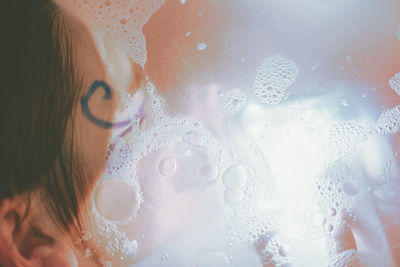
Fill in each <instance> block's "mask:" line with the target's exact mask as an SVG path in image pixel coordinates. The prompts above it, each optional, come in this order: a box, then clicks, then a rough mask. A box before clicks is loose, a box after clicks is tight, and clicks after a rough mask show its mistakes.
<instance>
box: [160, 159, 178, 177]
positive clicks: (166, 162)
mask: <svg viewBox="0 0 400 267" xmlns="http://www.w3.org/2000/svg"><path fill="white" fill-rule="evenodd" d="M176 165H177V164H176V160H175V159H174V158H172V157H166V158H163V159H161V160H160V163H159V164H158V171H159V172H160V174H161V175H162V176H171V175H172V174H173V173H174V172H175V170H176Z"/></svg>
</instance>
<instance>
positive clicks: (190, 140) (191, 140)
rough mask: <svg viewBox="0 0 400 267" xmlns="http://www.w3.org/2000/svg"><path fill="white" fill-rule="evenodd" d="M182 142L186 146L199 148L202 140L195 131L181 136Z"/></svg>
mask: <svg viewBox="0 0 400 267" xmlns="http://www.w3.org/2000/svg"><path fill="white" fill-rule="evenodd" d="M183 141H184V142H185V143H186V144H189V145H192V146H196V147H201V144H202V138H201V135H200V133H198V132H196V131H187V132H186V133H184V134H183Z"/></svg>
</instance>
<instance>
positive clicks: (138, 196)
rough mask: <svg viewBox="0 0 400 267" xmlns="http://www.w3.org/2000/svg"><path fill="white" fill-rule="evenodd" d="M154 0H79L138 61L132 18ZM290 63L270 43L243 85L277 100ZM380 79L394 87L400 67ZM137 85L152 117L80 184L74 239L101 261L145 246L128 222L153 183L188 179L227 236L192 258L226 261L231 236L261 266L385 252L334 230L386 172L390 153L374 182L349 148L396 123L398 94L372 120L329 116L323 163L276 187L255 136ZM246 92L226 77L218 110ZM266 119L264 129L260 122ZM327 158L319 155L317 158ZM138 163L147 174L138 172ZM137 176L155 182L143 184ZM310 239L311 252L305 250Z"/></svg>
mask: <svg viewBox="0 0 400 267" xmlns="http://www.w3.org/2000/svg"><path fill="white" fill-rule="evenodd" d="M162 3H163V1H162V0H151V1H144V0H136V1H109V0H106V1H102V2H101V3H100V2H97V1H83V2H82V3H80V4H79V5H80V8H81V10H83V11H84V12H86V13H88V14H89V16H90V19H89V21H92V22H93V23H94V24H95V25H96V26H95V28H98V29H103V30H104V29H107V30H106V31H109V32H110V33H112V34H113V35H114V36H115V38H116V39H117V44H118V47H119V48H122V49H126V51H128V55H129V56H130V57H131V58H132V59H133V60H134V61H136V62H138V63H139V64H140V65H142V66H143V65H144V63H145V61H146V50H145V45H146V43H145V39H144V36H143V33H142V31H141V28H142V26H143V25H144V23H145V22H146V21H147V20H148V19H149V17H150V16H151V14H152V13H154V12H155V10H157V9H158V8H159V7H160V5H161V4H162ZM181 3H182V4H184V3H185V1H181ZM206 48H207V44H206V43H198V44H197V49H198V50H201V51H203V50H205V49H206ZM203 52H207V51H203ZM203 52H202V53H203ZM298 73H299V68H298V66H297V65H296V63H295V62H294V61H292V60H291V59H288V58H285V57H283V56H281V55H276V56H271V57H268V58H265V59H264V60H263V61H262V62H261V64H260V66H259V67H258V68H257V71H256V76H255V78H254V80H253V94H254V96H255V97H256V98H257V100H258V102H259V103H261V104H271V105H272V104H274V105H276V104H280V103H282V102H283V101H284V100H285V99H286V98H287V97H288V95H289V93H290V92H289V88H290V87H291V86H292V84H293V83H294V82H295V80H296V78H297V75H298ZM389 84H390V86H391V87H392V88H393V90H395V91H396V92H397V93H399V90H400V74H396V75H395V76H394V77H393V78H392V79H391V80H390V81H389ZM144 91H145V92H144V94H145V99H146V100H145V102H146V103H147V104H148V105H149V107H148V110H149V114H147V115H148V116H149V117H151V119H152V121H151V122H150V123H148V124H145V125H142V124H141V123H139V122H137V123H136V124H134V125H132V127H133V129H132V130H131V131H130V133H129V134H128V135H127V136H125V137H120V138H116V139H115V140H113V143H112V145H111V146H110V149H109V152H108V158H107V163H106V168H105V171H104V174H103V176H102V177H101V179H100V180H99V181H98V183H97V184H96V187H95V190H94V193H93V194H92V196H91V204H92V206H91V209H92V222H91V226H92V227H91V232H90V233H89V232H85V233H84V235H83V236H82V240H84V241H88V240H91V241H92V242H93V243H94V244H95V246H96V247H97V249H99V250H105V252H106V257H107V260H106V259H102V262H103V264H104V265H110V264H111V262H113V264H114V263H115V265H127V264H131V263H134V262H135V261H137V260H138V259H139V258H140V257H144V256H145V255H144V254H141V253H143V252H141V245H142V241H143V239H146V236H142V237H140V236H135V237H132V236H131V235H129V233H128V232H129V231H128V230H127V229H128V228H129V227H135V225H136V223H137V222H138V221H143V220H144V219H143V218H144V217H145V216H146V215H145V214H146V209H150V210H151V209H152V208H154V205H156V204H154V203H157V201H159V202H161V204H163V203H162V202H163V199H162V198H161V197H160V196H154V194H157V193H158V191H157V190H156V188H155V187H157V186H161V185H165V186H166V188H167V189H166V190H169V189H172V192H173V193H171V194H172V195H173V196H175V197H176V196H178V195H183V194H189V195H190V194H191V193H193V192H195V191H191V190H196V189H199V190H203V191H205V192H208V193H210V192H212V193H215V194H217V198H215V201H214V202H213V206H215V207H220V206H223V209H224V210H227V211H228V212H227V216H226V217H223V218H224V222H223V224H224V228H223V229H219V231H220V232H222V233H221V236H222V237H223V238H221V239H222V240H224V241H223V242H226V244H225V243H224V245H223V246H222V248H221V249H220V250H216V249H212V250H210V251H208V252H203V254H201V255H200V256H197V258H196V259H194V260H195V262H194V266H232V265H233V264H235V262H236V264H237V265H238V266H239V265H240V264H238V262H240V259H239V258H240V256H239V255H235V254H236V253H235V251H238V250H240V249H241V248H242V246H250V247H251V248H253V249H254V250H255V251H256V253H257V255H258V257H259V259H260V260H261V263H262V264H263V265H265V266H286V267H289V266H292V265H291V264H294V265H293V266H321V262H323V263H324V264H325V265H327V266H356V265H359V264H367V265H369V266H374V264H376V263H379V264H383V266H388V265H389V264H390V256H389V257H388V255H387V254H385V253H377V255H375V256H374V257H375V258H371V256H368V255H366V253H361V252H359V251H356V250H355V249H353V248H351V249H346V250H344V251H341V252H339V253H336V251H338V250H339V248H338V247H339V245H337V243H338V241H337V240H336V236H337V234H338V233H340V231H342V230H343V228H346V227H348V225H349V224H350V223H351V222H352V221H354V220H356V219H357V216H355V215H354V214H356V211H357V208H358V207H360V206H362V205H363V204H362V203H363V201H364V200H365V199H369V197H370V195H371V194H375V195H379V196H382V195H385V194H386V193H387V192H388V190H387V189H386V187H385V186H387V185H388V184H391V183H392V182H393V177H391V175H390V173H391V166H392V164H391V162H390V161H388V163H387V164H384V166H383V169H382V175H381V176H382V177H381V178H382V180H383V181H384V182H381V183H372V182H369V181H366V179H365V177H364V176H363V175H364V174H363V173H362V172H361V171H360V170H361V169H362V168H361V167H360V166H359V165H358V162H357V160H355V159H354V157H353V156H354V152H355V151H358V149H359V148H360V147H361V146H362V145H363V144H365V143H366V142H367V141H368V140H369V138H371V137H372V136H374V135H376V134H395V133H397V132H398V130H399V127H400V105H399V106H396V107H394V108H392V109H389V110H385V111H383V112H382V114H381V115H380V117H379V118H378V120H377V122H376V123H374V124H371V123H366V122H363V121H357V120H352V121H350V120H346V121H342V122H334V123H332V124H331V125H330V127H329V130H328V134H327V140H326V146H325V147H323V148H322V152H321V155H318V156H319V157H318V158H319V159H321V160H320V161H321V162H323V163H322V164H321V166H319V170H318V172H316V173H317V175H315V177H290V178H288V179H289V182H290V186H289V185H287V188H281V187H280V186H279V182H281V181H276V177H275V176H274V173H273V172H271V171H270V170H269V168H268V166H267V165H268V164H267V162H266V161H267V159H266V158H265V157H264V156H265V153H264V151H262V149H260V148H259V147H258V145H259V144H257V142H247V141H248V140H245V137H243V136H240V137H238V138H237V139H240V142H242V143H243V144H238V143H235V142H234V141H232V140H230V139H225V138H221V137H217V136H216V135H214V134H213V133H212V132H211V131H210V130H209V129H208V128H207V127H206V126H205V125H204V124H203V123H202V122H200V121H196V120H191V119H183V118H176V117H172V116H169V115H167V114H165V112H164V109H163V101H164V100H163V99H162V98H161V97H160V96H159V95H158V93H157V91H156V88H155V87H154V85H153V84H152V83H151V82H150V81H147V85H146V88H144ZM247 97H248V96H247V95H246V93H245V92H243V91H241V90H240V89H237V88H235V89H232V90H228V91H225V92H223V94H221V106H222V110H223V111H224V113H225V114H227V115H229V116H239V115H240V111H241V110H243V109H244V108H245V107H246V104H247ZM125 105H127V106H129V103H128V104H125ZM261 119H263V118H261ZM249 124H252V123H249ZM253 124H256V123H253ZM268 130H271V129H270V128H269V129H263V130H262V131H263V134H264V133H265V132H266V131H268ZM255 139H256V138H255ZM326 158H329V160H327V161H324V160H325V159H326ZM143 165H144V166H145V167H147V170H148V171H149V172H151V173H150V175H149V176H151V177H141V176H140V175H142V173H141V172H140V170H139V169H140V166H143ZM153 167H154V169H155V170H153V169H152V168H153ZM287 168H290V166H289V165H288V166H287ZM299 176H300V174H299ZM144 180H146V181H144ZM146 183H150V184H151V183H153V184H154V185H155V186H154V188H152V187H151V186H150V188H148V187H146ZM289 187H291V190H293V188H295V189H296V190H295V192H296V193H295V194H293V195H291V196H290V197H291V199H285V198H284V197H283V198H282V196H287V195H288V193H287V192H285V190H289V189H288V188H289ZM152 189H154V190H155V191H156V193H153V192H151V190H152ZM162 190H164V189H162ZM162 190H160V192H161V191H162ZM210 194H211V193H210ZM160 199H161V200H160ZM212 208H213V207H211V209H212ZM210 217H212V216H210ZM215 217H218V216H215ZM211 220H212V218H210V221H211ZM149 227H150V226H149ZM150 231H151V229H150ZM208 234H210V233H208ZM210 235H212V234H210ZM225 240H226V241H225ZM316 248H318V249H316ZM314 250H315V251H314ZM325 250H327V251H328V252H325ZM310 251H311V252H315V253H314V255H313V256H314V258H313V259H310ZM321 251H323V252H321ZM139 254H140V256H139ZM90 255H91V251H90V250H88V251H87V256H88V257H89V256H90ZM171 258H172V256H170V255H169V254H166V253H163V254H162V256H161V257H160V259H161V261H162V263H159V262H158V263H157V264H167V263H168V262H169V261H170V260H171ZM371 264H372V265H371ZM375 266H377V265H375Z"/></svg>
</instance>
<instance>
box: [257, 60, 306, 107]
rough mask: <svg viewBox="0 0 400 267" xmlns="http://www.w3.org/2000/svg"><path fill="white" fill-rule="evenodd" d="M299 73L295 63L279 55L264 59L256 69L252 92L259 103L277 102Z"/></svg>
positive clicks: (284, 95) (287, 92)
mask: <svg viewBox="0 0 400 267" xmlns="http://www.w3.org/2000/svg"><path fill="white" fill-rule="evenodd" d="M298 73H299V68H298V67H297V65H296V63H295V62H293V61H292V60H290V59H287V58H285V57H283V56H281V55H276V56H272V57H269V58H266V59H264V60H263V61H262V62H261V64H260V66H259V67H258V69H257V74H256V77H255V78H254V82H253V93H254V95H255V96H256V97H257V100H258V101H259V102H260V103H266V104H279V103H281V102H282V101H283V100H285V99H286V98H287V97H288V95H289V91H288V88H289V86H291V85H292V84H293V83H294V81H295V80H296V77H297V75H298Z"/></svg>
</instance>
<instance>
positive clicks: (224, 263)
mask: <svg viewBox="0 0 400 267" xmlns="http://www.w3.org/2000/svg"><path fill="white" fill-rule="evenodd" d="M197 266H198V267H228V266H230V263H229V258H228V256H226V254H225V253H223V252H220V251H212V252H208V253H207V254H205V255H204V256H203V257H201V259H200V261H199V262H198V265H197Z"/></svg>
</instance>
